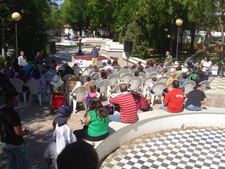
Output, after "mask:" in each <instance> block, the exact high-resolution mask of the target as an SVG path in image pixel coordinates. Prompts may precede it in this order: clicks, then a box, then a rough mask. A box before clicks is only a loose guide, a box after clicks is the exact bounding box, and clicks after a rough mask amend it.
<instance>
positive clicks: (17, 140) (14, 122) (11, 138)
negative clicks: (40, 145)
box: [1, 106, 24, 145]
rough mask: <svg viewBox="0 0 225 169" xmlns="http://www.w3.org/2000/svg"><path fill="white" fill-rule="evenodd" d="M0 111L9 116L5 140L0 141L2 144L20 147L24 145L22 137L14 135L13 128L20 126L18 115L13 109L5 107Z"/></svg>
mask: <svg viewBox="0 0 225 169" xmlns="http://www.w3.org/2000/svg"><path fill="white" fill-rule="evenodd" d="M1 111H2V112H3V113H5V114H8V115H10V117H11V120H10V122H6V125H7V127H8V130H9V132H7V137H6V140H4V141H3V140H2V141H3V142H4V143H7V144H12V145H21V144H23V143H24V139H23V137H22V136H18V135H16V133H15V131H14V128H13V127H16V126H21V121H20V116H19V114H18V113H17V112H16V111H15V110H14V109H13V108H9V107H7V106H5V107H3V108H2V109H1Z"/></svg>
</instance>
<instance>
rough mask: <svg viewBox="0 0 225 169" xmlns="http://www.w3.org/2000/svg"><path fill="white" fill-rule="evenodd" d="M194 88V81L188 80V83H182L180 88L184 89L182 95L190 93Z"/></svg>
mask: <svg viewBox="0 0 225 169" xmlns="http://www.w3.org/2000/svg"><path fill="white" fill-rule="evenodd" d="M195 86H196V83H195V81H193V80H190V81H187V82H184V84H183V85H182V86H181V87H180V88H181V89H184V94H185V95H187V94H188V93H189V92H190V91H192V90H193V88H194V87H195Z"/></svg>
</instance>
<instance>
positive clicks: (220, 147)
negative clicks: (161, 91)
mask: <svg viewBox="0 0 225 169" xmlns="http://www.w3.org/2000/svg"><path fill="white" fill-rule="evenodd" d="M224 136H225V133H224V130H215V129H187V130H173V131H169V132H165V133H157V134H156V135H154V136H152V135H150V136H144V137H140V138H138V139H135V140H133V141H131V142H128V143H126V144H125V145H122V146H121V147H120V148H119V149H117V150H116V152H114V153H112V154H110V155H109V156H108V158H107V159H106V160H105V161H104V162H103V163H102V165H101V168H102V169H118V168H122V169H139V168H141V169H148V168H160V169H167V168H169V169H171V168H173V169H183V168H187V169H189V168H204V169H207V168H208V169H210V168H221V169H222V168H224V167H225V150H224V146H225V137H224Z"/></svg>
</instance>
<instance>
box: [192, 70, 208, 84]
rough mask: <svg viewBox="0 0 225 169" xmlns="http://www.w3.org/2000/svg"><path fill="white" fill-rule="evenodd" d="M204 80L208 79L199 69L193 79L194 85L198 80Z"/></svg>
mask: <svg viewBox="0 0 225 169" xmlns="http://www.w3.org/2000/svg"><path fill="white" fill-rule="evenodd" d="M204 80H208V77H207V76H206V75H205V73H204V72H202V71H199V72H198V73H197V79H194V81H195V83H196V85H198V84H199V83H200V82H202V81H204Z"/></svg>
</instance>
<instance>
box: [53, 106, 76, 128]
mask: <svg viewBox="0 0 225 169" xmlns="http://www.w3.org/2000/svg"><path fill="white" fill-rule="evenodd" d="M72 111H73V110H72V107H71V106H68V105H63V106H61V107H59V109H58V115H57V117H56V119H55V122H56V123H58V124H65V122H66V120H67V118H68V117H69V116H70V115H71V113H72Z"/></svg>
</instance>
